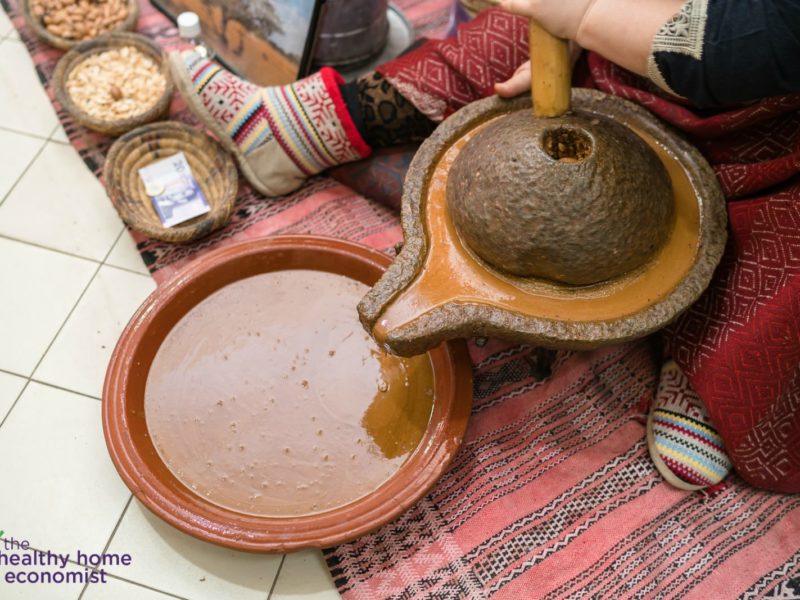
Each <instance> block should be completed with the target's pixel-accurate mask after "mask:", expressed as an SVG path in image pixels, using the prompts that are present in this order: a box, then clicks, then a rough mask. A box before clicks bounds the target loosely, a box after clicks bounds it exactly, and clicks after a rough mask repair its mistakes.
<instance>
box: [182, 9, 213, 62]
mask: <svg viewBox="0 0 800 600" xmlns="http://www.w3.org/2000/svg"><path fill="white" fill-rule="evenodd" d="M202 33H203V32H202V29H201V27H200V17H198V16H197V13H193V12H191V11H187V12H182V13H181V14H179V15H178V34H179V35H180V36H181V38H182V39H183V40H185V41H187V42H189V43H190V44H191V45H192V46H194V47H195V49H196V50H197V52H198V54H200V55H202V56H204V57H205V58H207V59H209V60H213V59H214V51H213V50H212V49H211V48H210V47H208V46H207V45H206V43H205V42H204V41H203V37H202Z"/></svg>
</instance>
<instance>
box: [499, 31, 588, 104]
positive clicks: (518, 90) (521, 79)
mask: <svg viewBox="0 0 800 600" xmlns="http://www.w3.org/2000/svg"><path fill="white" fill-rule="evenodd" d="M581 51H582V49H581V47H580V46H578V44H576V43H574V42H570V44H569V53H570V60H571V61H572V64H573V65H574V64H575V61H576V60H578V57H579V56H580V55H581ZM494 91H495V93H497V95H498V96H500V97H501V98H513V97H514V96H519V95H520V94H526V93H528V92H530V91H531V61H529V60H526V61H525V62H524V63H522V64H521V65H520V66H519V68H518V69H517V70H516V71H514V74H513V75H512V76H511V78H510V79H508V80H507V81H503V82H501V83H496V84H495V85H494Z"/></svg>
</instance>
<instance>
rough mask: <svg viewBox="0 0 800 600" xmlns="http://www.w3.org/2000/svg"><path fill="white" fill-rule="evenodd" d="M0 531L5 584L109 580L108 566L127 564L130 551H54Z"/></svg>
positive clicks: (0, 571) (97, 581) (0, 556)
mask: <svg viewBox="0 0 800 600" xmlns="http://www.w3.org/2000/svg"><path fill="white" fill-rule="evenodd" d="M4 534H5V532H4V531H0V573H2V583H3V584H39V583H44V584H50V583H78V584H84V583H106V582H107V581H108V579H107V577H108V574H107V573H106V569H108V568H111V567H116V568H120V567H127V566H129V565H130V564H131V563H132V562H133V560H132V559H131V555H130V554H109V553H101V554H94V553H90V552H84V551H82V550H76V551H75V552H74V553H63V554H62V553H60V552H51V551H50V550H38V549H35V548H32V547H31V545H30V542H29V541H28V540H21V539H20V540H18V539H14V538H13V537H5V536H4Z"/></svg>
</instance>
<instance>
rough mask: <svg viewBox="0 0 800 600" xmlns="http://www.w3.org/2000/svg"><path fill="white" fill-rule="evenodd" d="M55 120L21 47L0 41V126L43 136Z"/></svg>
mask: <svg viewBox="0 0 800 600" xmlns="http://www.w3.org/2000/svg"><path fill="white" fill-rule="evenodd" d="M57 122H58V118H57V117H56V113H55V111H54V110H53V107H52V104H50V99H49V98H48V97H47V94H46V93H45V91H44V88H43V87H42V84H41V83H40V82H39V77H38V76H37V75H36V71H35V69H34V67H33V62H32V61H31V57H30V55H29V54H28V51H27V50H26V49H25V46H24V45H23V44H22V43H21V42H19V41H15V40H12V39H9V38H7V39H5V40H4V41H2V42H0V126H2V127H7V128H8V129H13V130H15V131H23V132H25V133H32V134H34V135H38V136H41V137H47V136H49V135H50V132H51V131H53V127H55V125H56V123H57Z"/></svg>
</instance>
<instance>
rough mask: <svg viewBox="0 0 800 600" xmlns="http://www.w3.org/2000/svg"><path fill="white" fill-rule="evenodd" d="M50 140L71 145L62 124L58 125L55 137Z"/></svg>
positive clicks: (54, 133)
mask: <svg viewBox="0 0 800 600" xmlns="http://www.w3.org/2000/svg"><path fill="white" fill-rule="evenodd" d="M50 139H51V140H53V141H54V142H60V143H62V144H69V137H68V136H67V132H66V131H64V127H62V125H61V123H59V124H58V125H56V130H55V131H54V132H53V135H52V136H50Z"/></svg>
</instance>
